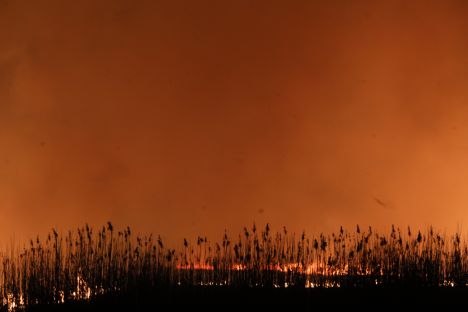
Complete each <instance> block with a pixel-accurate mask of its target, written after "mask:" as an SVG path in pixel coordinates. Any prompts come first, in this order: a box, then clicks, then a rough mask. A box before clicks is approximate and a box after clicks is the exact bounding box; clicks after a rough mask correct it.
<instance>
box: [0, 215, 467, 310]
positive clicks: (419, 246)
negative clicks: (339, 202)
mask: <svg viewBox="0 0 468 312" xmlns="http://www.w3.org/2000/svg"><path fill="white" fill-rule="evenodd" d="M1 264H2V265H1V272H0V287H1V296H2V303H3V309H8V310H15V309H17V308H21V307H25V306H28V305H35V304H60V303H66V302H74V301H87V300H92V299H93V298H96V297H99V296H101V295H105V294H107V293H116V294H121V293H123V294H125V293H127V292H128V291H130V290H132V291H133V290H135V289H147V290H148V289H164V288H177V287H194V286H197V287H215V286H217V287H230V288H349V289H353V288H376V287H377V288H382V287H393V286H404V287H407V286H417V287H428V288H429V287H430V288H441V287H442V288H443V287H466V286H467V283H468V245H467V242H466V241H462V240H461V238H460V234H458V233H456V234H454V235H451V236H447V235H441V234H440V233H437V232H435V231H434V230H433V229H432V228H430V229H429V230H428V231H427V232H424V233H422V232H420V231H417V232H415V233H413V232H412V231H411V229H409V228H408V229H406V230H405V231H404V232H403V231H401V230H400V229H399V228H395V227H392V230H391V232H390V233H388V234H379V233H375V232H373V230H372V228H369V229H367V230H366V231H362V230H361V229H360V228H359V226H358V227H357V228H356V229H355V230H354V231H352V232H349V231H347V230H344V229H343V228H340V230H339V232H337V233H332V234H331V235H325V234H321V235H319V236H317V237H308V236H306V234H305V233H302V234H301V235H299V236H296V235H295V234H294V233H289V232H288V231H287V229H286V228H284V229H283V231H281V232H278V233H271V231H270V228H269V226H268V224H267V225H266V227H265V228H264V229H263V230H261V231H259V230H257V228H256V227H255V225H254V226H253V227H252V228H251V229H247V228H244V230H243V232H242V233H241V234H239V235H237V236H235V237H230V236H228V235H227V234H224V236H223V238H222V240H221V241H219V242H212V241H209V240H208V239H207V238H206V237H199V238H198V239H197V240H196V242H193V243H192V242H189V241H187V240H184V241H183V245H181V246H180V247H179V248H177V249H173V248H170V247H168V246H166V245H165V244H164V243H163V241H162V239H161V237H157V238H155V237H153V236H152V235H150V236H145V237H133V236H132V232H131V230H130V228H126V229H124V230H123V231H114V228H113V226H112V224H111V223H108V224H107V226H105V227H103V228H102V229H100V230H98V231H94V230H93V229H91V228H90V227H88V226H85V227H83V228H80V229H77V230H76V231H75V232H72V231H70V232H68V234H67V235H65V236H61V235H59V234H58V233H57V231H55V230H52V232H51V233H50V234H49V235H48V237H47V238H46V240H45V241H41V240H40V239H39V238H37V239H36V240H31V241H30V244H29V246H28V247H24V248H23V249H22V250H20V251H18V252H17V253H14V252H11V253H10V254H2V255H1Z"/></svg>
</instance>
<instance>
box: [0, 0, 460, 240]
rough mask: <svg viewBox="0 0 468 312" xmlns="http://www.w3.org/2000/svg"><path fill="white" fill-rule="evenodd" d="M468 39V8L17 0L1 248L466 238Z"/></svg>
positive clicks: (1, 166) (4, 36)
mask: <svg viewBox="0 0 468 312" xmlns="http://www.w3.org/2000/svg"><path fill="white" fill-rule="evenodd" d="M351 3H352V5H351ZM286 4H287V5H286ZM467 38H468V2H467V1H325V0H324V1H129V0H118V1H117V0H115V1H110V0H106V1H59V0H56V1H47V0H44V1H27V0H17V1H11V0H0V212H1V215H2V216H3V218H1V220H0V235H1V237H2V238H1V239H0V241H1V242H4V241H5V240H9V239H10V237H12V236H13V235H15V236H16V237H24V238H28V237H30V236H32V235H36V234H37V233H45V232H46V231H47V230H48V229H49V228H51V227H53V226H56V227H58V228H59V229H63V230H67V229H68V228H70V227H76V226H81V225H83V224H84V223H85V222H88V223H90V224H92V225H95V226H98V225H102V224H103V223H104V222H106V221H108V220H111V221H113V222H114V224H116V225H117V226H126V225H130V226H131V227H132V228H133V229H134V230H136V231H137V232H145V233H147V232H153V233H161V234H163V235H164V236H165V237H168V238H170V239H173V240H179V239H180V238H182V237H184V236H188V237H191V238H194V237H196V235H198V234H203V235H208V236H209V237H215V238H218V237H220V236H221V235H222V233H223V231H224V229H225V228H227V229H229V230H230V231H231V232H233V233H237V232H238V231H239V230H240V229H241V227H242V226H244V225H250V224H252V222H253V221H256V222H257V223H259V224H264V223H265V222H270V223H271V224H272V225H273V228H275V227H279V226H282V225H286V226H287V227H288V228H290V229H292V230H295V231H301V230H302V229H306V230H307V231H308V232H314V231H331V230H336V229H337V228H339V226H340V225H344V226H347V227H353V228H354V226H355V225H356V224H357V223H359V224H362V225H363V226H366V225H369V224H370V225H373V226H375V227H381V228H384V229H387V228H388V227H390V225H391V224H392V223H394V224H397V225H400V226H406V225H408V224H410V225H413V226H420V227H423V228H425V227H426V226H428V225H429V224H433V225H434V226H436V227H437V228H439V229H442V230H443V229H450V230H455V229H457V227H459V228H460V227H461V228H462V229H464V228H465V227H467V226H468V225H467V223H468V192H467V190H468V88H467V87H468V53H467V51H468V40H467Z"/></svg>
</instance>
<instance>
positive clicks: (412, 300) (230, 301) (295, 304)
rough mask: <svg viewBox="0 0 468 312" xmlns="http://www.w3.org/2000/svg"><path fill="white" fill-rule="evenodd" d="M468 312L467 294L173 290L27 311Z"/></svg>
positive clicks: (455, 291) (433, 291) (396, 290)
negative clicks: (423, 310) (459, 310)
mask: <svg viewBox="0 0 468 312" xmlns="http://www.w3.org/2000/svg"><path fill="white" fill-rule="evenodd" d="M454 305H457V306H466V307H468V288H375V289H292V288H288V289H252V288H249V289H233V288H202V287H192V288H173V289H165V290H160V291H158V292H154V293H151V294H149V293H148V294H144V295H142V294H141V293H140V295H137V294H133V295H129V296H126V297H123V296H117V295H110V296H106V297H102V298H99V299H97V300H95V301H94V302H91V303H88V302H86V303H84V302H83V303H73V304H63V305H47V306H31V307H29V308H28V309H27V310H26V311H37V312H40V311H183V310H187V311H193V309H194V308H196V310H197V311H198V310H204V311H223V310H226V309H229V310H231V309H235V310H237V311H243V310H246V309H247V310H284V311H290V310H291V309H292V310H295V311H297V310H302V311H314V310H319V311H321V310H323V308H326V307H328V308H332V307H335V308H336V307H338V308H340V310H341V308H346V307H358V308H366V307H368V308H370V309H379V310H380V309H381V308H388V307H392V306H394V307H405V306H419V307H421V306H425V307H436V306H439V307H441V308H443V309H444V310H445V308H447V307H448V306H454Z"/></svg>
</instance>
